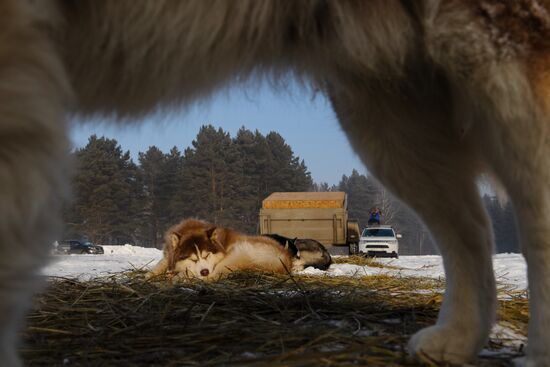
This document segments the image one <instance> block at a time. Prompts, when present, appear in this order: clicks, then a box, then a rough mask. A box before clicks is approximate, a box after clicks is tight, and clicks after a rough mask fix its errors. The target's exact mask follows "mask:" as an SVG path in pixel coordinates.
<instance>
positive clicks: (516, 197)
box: [483, 55, 550, 366]
mask: <svg viewBox="0 0 550 367" xmlns="http://www.w3.org/2000/svg"><path fill="white" fill-rule="evenodd" d="M539 63H542V65H541V64H539ZM528 65H529V66H530V67H531V68H532V70H531V73H527V75H526V73H524V70H525V69H524V67H525V66H524V65H521V64H514V63H510V64H508V65H496V66H495V69H494V70H490V71H491V72H490V73H485V74H486V75H493V76H494V78H495V80H496V81H495V82H492V81H488V82H486V83H484V84H483V85H487V86H499V87H500V88H495V87H493V88H492V89H491V90H489V91H485V94H486V95H487V96H488V98H490V99H492V100H493V103H492V106H495V107H496V108H495V109H494V110H492V111H490V112H487V113H488V115H489V116H487V121H488V122H489V123H488V124H486V126H487V131H486V135H487V138H486V140H487V141H489V142H491V144H486V145H485V147H486V149H487V155H488V159H489V160H490V161H491V163H492V166H493V167H494V170H495V171H496V174H497V176H498V177H499V178H500V180H501V181H502V183H503V184H504V186H505V188H506V189H507V192H508V194H509V195H510V197H511V199H512V202H513V204H514V209H515V212H516V218H517V222H518V225H519V231H520V240H521V246H522V251H523V254H524V257H525V260H526V262H527V277H528V282H529V310H530V320H529V342H528V347H527V361H528V363H527V365H528V366H550V348H549V345H550V184H549V183H550V161H549V159H550V105H549V104H548V100H549V97H548V96H549V94H548V87H549V84H548V77H547V75H548V74H547V72H548V66H547V65H550V58H548V57H547V56H545V55H539V58H532V59H530V60H529V61H528ZM545 73H546V74H545ZM529 74H531V75H529ZM502 75H506V78H502ZM545 75H546V76H545ZM529 76H531V77H529ZM497 82H498V83H497ZM495 137H498V139H495Z"/></svg>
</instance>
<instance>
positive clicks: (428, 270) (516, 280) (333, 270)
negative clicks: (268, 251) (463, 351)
mask: <svg viewBox="0 0 550 367" xmlns="http://www.w3.org/2000/svg"><path fill="white" fill-rule="evenodd" d="M104 250H105V254H104V255H57V256H54V259H53V261H52V263H51V264H50V265H49V266H48V267H46V268H45V269H44V270H43V274H45V275H47V276H59V277H70V278H78V279H80V280H87V279H91V278H95V277H101V276H106V275H110V274H113V273H119V272H122V271H125V270H131V269H148V268H150V267H152V266H154V265H155V264H156V263H157V261H159V259H161V257H162V251H160V250H157V249H151V248H142V247H135V246H130V245H126V246H104ZM378 261H379V262H381V263H383V264H387V265H389V267H384V268H380V267H368V266H359V265H353V264H345V263H343V264H332V265H331V267H330V268H329V269H328V270H327V271H321V270H318V269H314V268H308V269H305V270H304V271H303V273H304V274H308V275H313V276H365V275H390V276H403V277H409V276H419V277H430V278H436V279H438V278H443V277H444V272H443V267H442V261H441V257H440V256H401V257H400V258H399V259H379V260H378ZM493 264H494V268H495V274H496V277H497V280H498V282H499V284H500V285H501V286H502V285H504V286H506V288H507V289H511V290H524V289H526V288H527V280H526V264H525V261H524V259H523V257H522V256H521V255H520V254H499V255H495V256H494V257H493ZM442 291H443V290H442ZM491 338H492V339H493V340H500V341H501V342H502V344H503V346H504V348H502V349H500V350H499V351H491V350H487V349H484V350H483V351H482V354H487V355H492V354H495V353H496V355H501V354H503V353H504V354H506V353H508V351H509V352H510V353H511V354H512V355H517V350H518V348H519V346H520V345H522V344H524V343H525V342H526V338H525V337H524V336H522V335H520V334H518V333H517V332H515V331H514V330H513V329H511V328H510V327H508V325H506V324H502V323H499V324H497V325H495V326H494V328H493V332H492V334H491ZM517 361H518V364H519V365H521V362H520V360H517Z"/></svg>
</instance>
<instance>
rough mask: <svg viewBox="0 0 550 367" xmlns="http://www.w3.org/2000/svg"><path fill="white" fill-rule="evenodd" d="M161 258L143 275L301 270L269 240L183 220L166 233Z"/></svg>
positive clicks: (200, 276) (209, 275)
mask: <svg viewBox="0 0 550 367" xmlns="http://www.w3.org/2000/svg"><path fill="white" fill-rule="evenodd" d="M163 252H164V253H163V258H162V259H161V260H160V261H159V263H158V264H157V265H156V266H155V267H154V268H153V269H152V270H151V272H149V273H148V274H147V277H152V276H155V275H159V274H162V273H166V272H171V273H174V274H175V275H176V277H178V278H198V279H202V280H217V279H219V278H220V277H222V276H223V275H226V274H228V273H230V272H232V271H237V270H256V271H268V272H273V273H287V272H289V271H291V270H292V269H298V270H301V269H303V267H301V268H300V266H301V265H300V264H293V261H292V258H291V255H290V253H289V252H288V251H287V250H286V249H285V248H283V247H281V246H280V245H279V243H278V242H276V241H275V240H273V239H270V238H267V237H264V236H247V235H244V234H241V233H239V232H237V231H234V230H232V229H229V228H223V227H217V226H215V225H214V224H211V223H207V222H203V221H199V220H195V219H187V220H184V221H182V222H181V223H180V224H178V225H176V226H173V227H172V228H170V229H169V230H168V231H167V232H166V236H165V244H164V250H163Z"/></svg>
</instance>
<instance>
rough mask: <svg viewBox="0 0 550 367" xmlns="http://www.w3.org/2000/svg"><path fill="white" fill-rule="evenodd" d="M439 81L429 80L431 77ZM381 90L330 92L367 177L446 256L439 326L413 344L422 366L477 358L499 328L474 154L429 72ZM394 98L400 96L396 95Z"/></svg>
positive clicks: (336, 88) (486, 224)
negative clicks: (425, 229)
mask: <svg viewBox="0 0 550 367" xmlns="http://www.w3.org/2000/svg"><path fill="white" fill-rule="evenodd" d="M430 75H432V76H434V78H433V79H429V76H430ZM393 82H394V83H395V84H396V85H394V86H389V85H388V82H387V81H383V82H381V83H383V84H382V85H383V87H382V88H380V89H375V88H373V87H375V86H376V84H375V83H376V81H372V82H371V84H370V85H365V86H364V88H363V87H362V86H361V85H358V83H355V84H347V85H344V86H339V85H338V84H336V82H335V86H331V87H330V89H331V91H330V94H331V99H332V101H333V105H334V107H335V110H336V112H337V114H338V117H339V119H340V122H341V123H342V125H343V126H344V127H345V129H344V130H345V131H346V133H347V134H348V137H349V138H350V141H351V143H352V145H353V146H354V148H355V149H356V151H357V152H359V153H360V156H361V158H362V159H363V161H364V162H365V163H366V164H367V166H368V167H369V170H370V171H371V172H372V173H374V174H375V175H377V176H378V177H379V179H380V180H381V181H382V183H383V184H385V185H386V186H387V187H388V188H389V189H391V190H392V191H393V192H394V193H396V194H397V195H398V196H399V197H400V198H401V199H403V200H404V201H405V202H406V203H407V204H408V205H410V206H411V207H412V208H414V209H415V210H416V212H417V213H418V214H419V215H420V217H421V218H422V219H423V220H424V222H425V223H426V224H427V225H428V226H429V228H430V229H431V231H432V234H433V236H434V237H435V239H436V241H437V243H438V245H439V248H440V250H441V254H442V256H443V261H444V266H445V274H446V291H445V298H444V302H443V305H442V307H441V311H440V313H439V318H438V320H437V323H436V325H435V326H432V327H428V328H426V329H423V330H421V331H420V332H418V333H417V334H415V335H414V336H413V337H412V339H411V341H410V344H409V348H410V350H411V352H412V353H413V354H414V355H416V356H417V357H419V358H420V359H422V358H426V359H429V360H432V361H433V360H435V361H439V362H449V363H456V364H461V363H465V362H468V361H470V360H472V359H473V358H475V356H476V354H477V353H478V352H479V350H480V349H481V348H482V346H483V345H484V343H485V341H486V340H487V337H488V334H489V331H490V327H491V325H492V323H493V322H494V317H495V305H496V287H495V280H494V274H493V270H492V261H491V255H492V234H491V230H490V225H489V221H488V218H487V215H486V213H485V210H484V208H483V206H482V203H481V200H480V198H479V193H478V191H477V187H476V184H475V176H476V168H475V167H476V161H477V159H476V153H475V150H473V148H472V146H471V144H470V142H468V141H467V140H461V138H460V137H459V135H458V134H455V133H454V131H453V129H452V124H449V123H447V122H448V121H447V120H448V119H449V116H450V115H451V114H450V111H449V105H450V104H449V103H445V101H446V100H447V98H449V94H448V91H447V89H446V84H445V83H444V82H443V81H441V79H439V77H438V76H437V74H436V73H431V74H430V73H426V72H424V71H423V70H420V71H418V74H415V75H411V76H410V79H409V80H407V82H405V83H402V84H401V82H400V81H399V80H396V81H393ZM392 91H396V93H392Z"/></svg>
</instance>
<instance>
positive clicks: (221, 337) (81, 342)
mask: <svg viewBox="0 0 550 367" xmlns="http://www.w3.org/2000/svg"><path fill="white" fill-rule="evenodd" d="M371 265H372V264H371ZM143 275H144V273H143V272H141V271H134V272H127V273H123V274H114V275H112V276H110V277H105V278H99V279H94V280H92V281H78V280H74V279H65V278H52V279H50V280H49V287H48V289H47V290H46V291H45V292H44V293H42V294H40V295H38V296H37V297H36V299H35V305H34V308H33V310H32V312H30V314H29V315H28V320H27V324H28V325H27V328H26V330H25V331H24V333H23V334H24V339H25V344H24V346H22V348H21V350H20V352H21V353H22V355H23V358H24V359H25V364H26V365H29V366H42V365H47V366H56V365H66V366H125V367H129V366H156V365H158V366H221V365H223V366H360V365H368V366H416V365H418V364H417V363H416V362H414V361H413V360H411V359H410V358H409V357H408V356H407V354H406V352H405V346H406V342H407V339H408V337H409V336H410V335H411V334H412V333H413V332H415V331H416V330H418V329H419V328H421V327H423V326H426V325H428V324H432V323H433V322H434V320H435V319H436V316H437V310H438V308H439V305H440V302H441V299H442V297H441V290H442V289H443V288H444V284H443V283H442V282H441V281H437V280H433V279H423V278H398V277H387V276H369V277H362V278H347V277H318V276H317V277H307V276H290V275H286V276H280V275H279V276H274V275H266V274H256V273H234V274H232V275H231V276H230V277H228V278H227V279H224V280H221V281H219V282H213V283H204V282H199V281H193V282H186V283H179V284H172V283H170V282H169V281H167V280H166V279H153V280H151V281H145V280H144V277H143ZM504 292H507V293H508V294H507V297H506V300H503V301H501V306H502V307H501V312H500V315H499V317H500V319H501V320H505V321H506V325H508V326H509V327H511V328H513V329H514V330H515V331H516V332H517V333H519V334H524V333H525V331H526V323H527V318H528V314H527V300H526V297H525V295H524V294H519V293H516V292H511V291H509V290H507V289H505V288H502V289H501V293H504ZM502 342H503V341H502V340H491V342H490V343H489V345H488V347H490V348H491V349H496V350H498V349H501V348H502V344H501V343H502ZM520 349H521V348H520ZM518 354H521V350H519V351H513V352H511V354H509V355H507V354H503V353H500V354H499V355H498V356H493V357H483V358H480V359H479V361H478V365H481V366H509V365H511V359H512V357H516V356H517V355H518Z"/></svg>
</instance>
